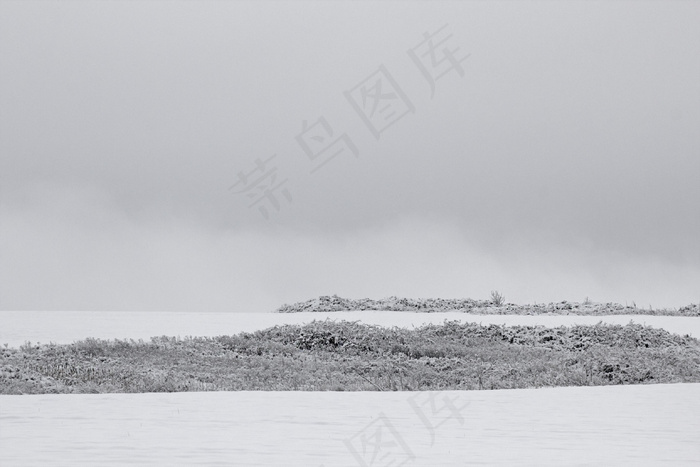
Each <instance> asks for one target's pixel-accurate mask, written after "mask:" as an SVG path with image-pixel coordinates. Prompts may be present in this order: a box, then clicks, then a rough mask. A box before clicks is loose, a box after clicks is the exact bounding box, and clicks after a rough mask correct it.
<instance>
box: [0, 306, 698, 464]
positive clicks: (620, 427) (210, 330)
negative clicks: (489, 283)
mask: <svg viewBox="0 0 700 467" xmlns="http://www.w3.org/2000/svg"><path fill="white" fill-rule="evenodd" d="M326 318H329V319H343V320H360V321H362V322H365V323H371V324H378V325H384V326H403V327H411V326H419V325H421V324H423V323H442V322H443V321H444V320H445V319H447V320H453V319H457V320H460V321H462V322H477V323H483V324H490V323H494V324H543V325H546V326H559V325H572V324H594V323H597V322H599V321H603V322H606V323H617V324H626V323H628V322H629V321H630V320H632V321H634V322H637V323H642V324H645V323H646V324H649V325H653V326H656V327H662V328H664V329H667V330H669V331H671V332H676V333H681V334H691V335H693V336H695V337H698V336H700V318H685V317H663V316H497V315H483V316H477V315H467V314H463V313H457V312H455V313H431V314H422V313H405V312H371V311H361V312H341V313H295V314H275V313H231V314H223V313H165V312H163V313H159V312H148V313H140V312H0V320H1V323H2V325H1V326H0V344H4V343H7V344H9V345H11V346H13V347H16V346H18V345H21V344H22V343H24V342H25V341H31V342H37V341H39V342H42V343H48V342H56V343H70V342H73V341H74V340H77V339H83V338H85V337H99V338H105V339H108V338H120V339H121V338H133V339H139V338H142V339H148V338H149V337H151V336H158V335H168V336H178V335H179V336H182V337H184V336H188V335H192V336H215V335H221V334H233V333H237V332H241V331H254V330H257V329H264V328H266V327H269V326H273V325H275V324H285V323H290V324H291V323H303V322H309V321H311V320H314V319H326ZM699 396H700V384H672V385H639V386H607V387H580V388H541V389H526V390H522V389H521V390H500V391H445V392H421V393H409V392H392V393H386V392H364V393H351V392H324V393H320V392H206V393H205V392H202V393H174V394H94V395H32V396H28V395H25V396H0V465H2V466H45V465H56V466H63V465H65V466H81V465H85V466H87V465H144V466H156V465H229V466H230V465H236V466H238V465H241V466H261V465H265V466H305V467H306V466H311V467H321V466H325V467H330V466H382V467H384V466H389V465H391V466H399V465H405V466H448V465H449V466H462V465H699V464H700V443H698V439H700V397H699Z"/></svg>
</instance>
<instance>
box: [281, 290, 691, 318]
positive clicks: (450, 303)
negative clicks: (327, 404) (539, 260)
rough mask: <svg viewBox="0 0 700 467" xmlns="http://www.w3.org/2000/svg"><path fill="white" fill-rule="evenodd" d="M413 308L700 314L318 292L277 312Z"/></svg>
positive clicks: (492, 312) (491, 312) (480, 312)
mask: <svg viewBox="0 0 700 467" xmlns="http://www.w3.org/2000/svg"><path fill="white" fill-rule="evenodd" d="M356 310H379V311H412V312H423V313H436V312H443V311H461V312H464V313H471V314H478V315H546V314H552V315H664V316H700V305H698V304H691V305H688V306H685V307H682V308H680V309H678V310H676V309H667V308H664V309H651V308H637V307H636V306H632V305H620V304H618V303H593V302H585V303H577V302H567V301H563V302H558V303H548V304H540V303H538V304H533V305H515V304H513V303H504V304H496V303H494V302H493V301H491V300H472V299H470V298H465V299H447V298H421V299H413V298H399V297H389V298H384V299H380V300H373V299H370V298H361V299H357V300H355V299H351V298H342V297H338V296H337V295H333V296H321V297H319V298H314V299H311V300H307V301H305V302H299V303H295V304H293V305H287V304H285V305H282V306H281V307H279V308H278V309H277V313H298V312H304V311H306V312H309V311H310V312H331V311H356Z"/></svg>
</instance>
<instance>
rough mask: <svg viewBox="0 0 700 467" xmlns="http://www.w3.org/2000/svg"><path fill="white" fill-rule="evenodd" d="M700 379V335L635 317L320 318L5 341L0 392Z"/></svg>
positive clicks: (377, 387)
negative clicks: (176, 334)
mask: <svg viewBox="0 0 700 467" xmlns="http://www.w3.org/2000/svg"><path fill="white" fill-rule="evenodd" d="M671 382H700V342H699V341H698V340H696V339H693V338H691V337H689V336H679V335H674V334H670V333H668V332H666V331H664V330H659V329H654V328H651V327H644V326H640V325H635V324H629V325H626V326H619V325H603V324H598V325H595V326H574V327H570V328H569V327H560V328H544V327H541V326H534V327H533V326H512V327H506V326H495V325H491V326H479V325H476V324H461V323H459V322H446V323H444V324H442V325H427V326H423V327H420V328H416V329H401V328H382V327H379V326H371V325H365V324H360V323H357V322H345V321H343V322H334V321H316V322H313V323H310V324H307V325H303V326H299V325H287V326H275V327H272V328H269V329H266V330H263V331H258V332H254V333H241V334H238V335H234V336H219V337H214V338H206V337H188V338H184V339H179V338H173V337H166V336H163V337H155V338H152V339H151V340H150V341H141V340H139V341H134V340H110V341H104V340H97V339H86V340H84V341H80V342H76V343H74V344H71V345H41V346H40V345H31V344H26V345H24V346H22V347H20V348H19V349H2V351H1V352H0V393H3V394H22V393H85V392H160V391H167V392H173V391H208V390H429V389H506V388H531V387H542V386H581V385H604V384H638V383H671Z"/></svg>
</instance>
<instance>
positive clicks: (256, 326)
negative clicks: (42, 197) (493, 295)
mask: <svg viewBox="0 0 700 467" xmlns="http://www.w3.org/2000/svg"><path fill="white" fill-rule="evenodd" d="M326 318H330V319H335V320H349V321H354V320H359V321H361V322H364V323H368V324H378V325H382V326H402V327H411V326H420V325H421V324H424V323H436V324H440V323H442V322H443V321H444V320H459V321H461V322H473V323H482V324H508V325H516V324H527V325H535V324H542V325H545V326H561V325H573V324H595V323H597V322H599V321H603V322H604V323H614V324H627V323H629V322H630V320H632V321H634V322H636V323H640V324H648V325H651V326H655V327H660V328H663V329H666V330H668V331H670V332H673V333H678V334H690V335H691V336H693V337H696V338H697V337H700V318H698V317H678V316H646V315H638V316H637V315H616V316H571V315H568V316H549V315H541V316H529V315H470V314H465V313H460V312H446V313H406V312H397V311H348V312H337V313H187V312H181V313H172V312H106V311H99V312H90V311H3V312H0V322H2V325H1V326H0V345H2V344H8V345H10V346H11V347H18V346H20V345H22V344H23V343H24V342H25V341H31V342H33V343H36V342H41V343H49V342H55V343H58V344H70V343H71V342H73V341H75V340H79V339H84V338H86V337H96V338H102V339H115V338H116V339H124V338H132V339H149V338H150V337H152V336H162V335H166V336H181V337H185V336H220V335H224V334H229V335H230V334H236V333H239V332H242V331H247V332H250V331H256V330H260V329H265V328H267V327H270V326H274V325H275V324H296V323H306V322H310V321H313V320H315V319H316V320H324V319H326Z"/></svg>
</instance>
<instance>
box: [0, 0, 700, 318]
mask: <svg viewBox="0 0 700 467" xmlns="http://www.w3.org/2000/svg"><path fill="white" fill-rule="evenodd" d="M0 8H1V9H2V10H3V11H4V14H3V15H2V18H3V19H2V20H0V21H1V22H2V23H1V25H0V57H1V59H2V63H3V73H2V74H1V75H0V84H1V85H2V86H1V90H0V99H1V105H0V109H1V110H0V125H1V128H2V131H1V132H0V151H1V153H2V157H1V159H0V196H1V198H0V215H1V218H0V238H1V243H0V244H1V245H2V246H0V254H1V255H2V266H0V302H1V303H0V308H2V309H31V308H34V309H36V308H39V309H149V310H150V309H213V310H231V309H235V310H240V309H256V310H266V309H270V308H274V307H275V306H277V305H278V304H280V303H281V302H284V301H293V300H298V299H305V298H308V297H309V296H313V295H319V294H329V293H338V294H345V295H349V296H375V297H377V296H385V295H392V294H396V295H409V296H437V295H440V296H450V297H452V296H473V297H483V296H485V295H487V294H488V292H489V291H490V290H491V289H494V288H499V289H502V290H504V292H505V293H506V295H507V296H508V298H509V299H512V300H516V301H533V300H537V301H549V300H555V299H573V300H582V299H583V298H584V297H585V296H587V295H588V296H590V297H591V298H592V299H598V300H617V301H625V300H629V301H631V300H636V301H637V303H638V304H640V303H642V304H646V303H652V304H654V305H655V306H678V305H682V304H686V303H688V302H690V301H698V300H700V296H699V295H698V293H699V290H698V288H697V284H698V283H700V282H699V281H698V278H700V243H698V241H697V238H700V206H699V200H700V185H699V184H698V183H697V174H699V173H700V133H699V132H698V131H697V128H699V127H700V62H699V61H698V60H697V56H698V54H699V53H700V33H699V32H698V30H697V24H698V20H700V7H698V6H697V5H695V4H692V3H672V4H661V3H645V4H639V5H637V4H628V3H615V4H590V3H569V4H567V5H556V4H549V3H535V4H531V5H524V4H523V5H520V4H513V3H502V4H501V3H498V4H482V3H465V4H460V3H456V2H446V3H440V4H433V3H430V4H427V3H426V4H423V3H407V4H400V3H394V2H387V3H369V2H367V3H365V2H347V3H345V2H333V3H328V4H326V3H317V2H309V3H295V4H294V5H291V4H285V3H281V2H250V3H244V2H236V3H224V2H212V3H196V4H195V3H178V4H166V3H155V2H154V3H150V2H149V3H144V4H119V3H116V2H115V3H100V4H88V3H69V2H64V3H60V4H40V3H7V2H6V3H3V4H2V6H0ZM445 23H448V29H447V30H448V31H449V32H450V33H452V34H453V41H454V44H455V45H456V46H459V47H460V49H461V50H462V51H463V52H464V53H465V54H470V56H469V58H468V59H467V60H466V61H465V62H464V66H465V71H466V73H465V76H464V77H463V78H461V77H460V76H459V75H458V74H456V73H453V74H451V75H446V76H445V77H444V79H442V80H440V81H438V82H437V84H436V88H435V96H434V98H432V99H431V98H430V86H429V84H428V82H426V81H425V79H424V78H423V77H422V76H421V74H420V72H419V70H418V69H417V68H416V67H415V65H414V64H413V63H412V62H411V60H410V58H409V57H408V55H407V54H406V51H407V50H408V49H409V48H411V47H414V46H416V45H417V44H418V43H419V42H420V41H421V40H422V39H423V33H424V32H426V31H427V32H430V31H435V30H437V29H438V28H439V27H441V26H442V25H443V24H445ZM380 64H384V65H385V66H386V69H387V70H389V71H390V73H391V74H392V76H393V78H394V79H395V80H396V82H397V83H398V84H399V86H400V87H401V88H402V89H403V91H404V92H405V93H406V95H407V96H408V97H409V99H410V100H411V102H412V104H413V105H414V107H415V113H413V114H409V115H407V116H406V117H404V118H402V119H401V120H399V121H398V122H397V123H396V124H395V125H393V126H392V127H391V128H389V129H388V130H386V132H384V133H382V135H381V137H380V139H379V140H378V141H377V140H375V138H374V137H373V136H372V135H371V133H370V132H369V131H368V129H367V127H366V126H365V125H364V124H363V123H362V121H361V120H360V118H359V116H358V115H357V114H356V113H355V112H354V111H353V109H352V108H351V106H350V105H349V103H348V102H347V100H346V99H345V97H344V96H343V92H344V91H347V90H349V89H351V88H353V87H354V86H355V85H356V84H358V83H359V82H361V81H362V80H363V79H364V78H366V77H367V76H369V75H370V74H371V73H373V72H374V71H375V70H376V69H377V67H378V66H379V65H380ZM322 116H323V117H325V118H326V119H327V121H328V122H329V124H330V125H331V126H332V127H333V130H334V134H335V135H338V136H339V135H341V134H347V135H348V137H349V138H351V139H352V141H353V143H354V144H355V145H356V146H357V148H358V150H359V156H358V157H357V158H356V159H355V158H354V157H353V156H351V155H350V154H343V155H342V156H341V157H339V158H338V159H336V160H334V161H332V162H331V163H329V164H328V165H327V166H326V167H324V168H323V169H322V170H320V171H319V172H317V173H315V174H313V175H312V174H310V173H309V172H310V170H311V169H312V167H313V163H312V161H310V160H309V158H308V157H307V156H306V155H305V154H304V152H303V150H302V149H301V148H300V147H299V145H298V144H297V143H296V141H295V137H296V136H297V135H298V134H299V133H300V131H301V128H302V121H303V120H307V121H308V122H309V123H313V122H315V121H316V120H317V119H318V118H319V117H322ZM272 154H277V158H276V159H275V163H276V164H277V166H278V168H279V174H280V177H281V178H287V179H288V180H289V181H288V185H287V186H288V187H289V190H290V192H291V194H292V197H293V201H292V202H291V204H288V203H286V202H285V201H284V200H282V205H281V209H280V211H279V212H274V211H273V212H272V216H271V219H270V220H265V219H264V218H262V216H261V215H260V214H259V213H258V211H257V210H256V209H255V208H252V209H251V208H248V207H247V206H248V204H249V201H248V200H247V199H245V198H244V197H243V196H241V195H236V194H235V193H233V192H232V191H230V190H229V189H228V188H229V186H231V185H232V184H233V183H234V182H235V180H236V174H237V173H238V172H239V171H248V170H250V169H252V167H253V164H254V160H255V158H256V157H259V158H262V159H264V158H267V157H269V156H270V155H272Z"/></svg>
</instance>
